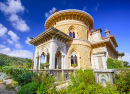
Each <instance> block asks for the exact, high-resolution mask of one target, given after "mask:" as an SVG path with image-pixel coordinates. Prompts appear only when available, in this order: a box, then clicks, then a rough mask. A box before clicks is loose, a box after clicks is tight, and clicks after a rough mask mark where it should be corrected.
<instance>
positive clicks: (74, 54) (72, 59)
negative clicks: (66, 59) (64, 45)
mask: <svg viewBox="0 0 130 94" xmlns="http://www.w3.org/2000/svg"><path fill="white" fill-rule="evenodd" d="M72 64H76V65H77V66H78V60H77V54H76V52H75V51H73V52H72V53H71V66H72Z"/></svg>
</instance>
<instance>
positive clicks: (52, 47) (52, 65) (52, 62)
mask: <svg viewBox="0 0 130 94" xmlns="http://www.w3.org/2000/svg"><path fill="white" fill-rule="evenodd" d="M55 46H56V45H55V42H54V39H52V41H51V43H50V62H49V63H50V66H49V69H55V53H56V50H55Z"/></svg>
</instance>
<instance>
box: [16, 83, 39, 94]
mask: <svg viewBox="0 0 130 94" xmlns="http://www.w3.org/2000/svg"><path fill="white" fill-rule="evenodd" d="M38 86H39V84H38V83H37V82H32V83H29V84H27V85H25V86H23V87H22V88H21V90H19V91H18V94H36V90H37V87H38Z"/></svg>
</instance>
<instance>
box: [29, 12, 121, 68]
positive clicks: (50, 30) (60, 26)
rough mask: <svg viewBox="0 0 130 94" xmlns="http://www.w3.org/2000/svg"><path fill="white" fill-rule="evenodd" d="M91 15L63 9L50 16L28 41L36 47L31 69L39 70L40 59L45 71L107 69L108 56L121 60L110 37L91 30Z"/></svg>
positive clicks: (92, 22) (111, 36)
mask: <svg viewBox="0 0 130 94" xmlns="http://www.w3.org/2000/svg"><path fill="white" fill-rule="evenodd" d="M93 24H94V21H93V18H92V17H91V15H89V14H88V13H86V12H84V11H80V10H63V11H59V12H55V13H54V14H52V15H51V16H50V17H49V18H48V19H47V20H46V22H45V29H46V31H44V32H43V33H41V34H40V35H38V36H37V37H35V38H34V39H32V40H31V41H30V43H31V44H34V45H35V47H36V50H35V58H34V69H40V63H41V56H42V55H44V57H45V63H46V62H49V65H50V66H49V69H72V68H74V66H75V68H83V69H107V65H106V60H107V58H108V56H110V57H111V58H118V56H120V57H119V59H120V60H121V57H122V56H123V54H119V53H118V51H116V47H118V45H117V42H116V40H115V37H114V35H109V33H110V31H109V30H106V31H105V33H106V35H107V36H106V37H102V35H101V32H102V30H101V29H96V30H95V29H93Z"/></svg>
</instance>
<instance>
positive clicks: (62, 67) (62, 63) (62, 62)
mask: <svg viewBox="0 0 130 94" xmlns="http://www.w3.org/2000/svg"><path fill="white" fill-rule="evenodd" d="M61 57H62V58H61V69H64V57H65V55H61Z"/></svg>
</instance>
